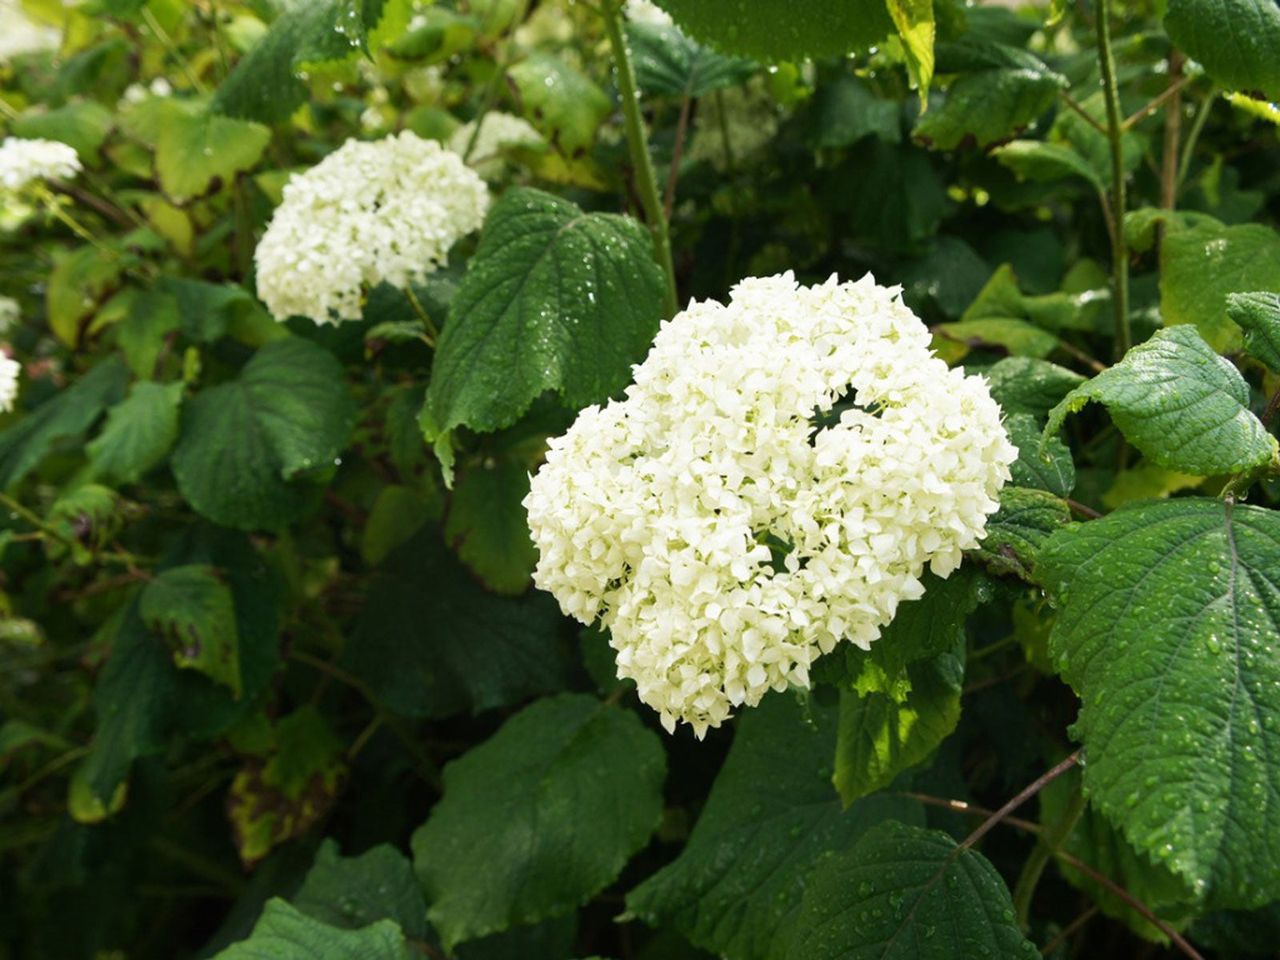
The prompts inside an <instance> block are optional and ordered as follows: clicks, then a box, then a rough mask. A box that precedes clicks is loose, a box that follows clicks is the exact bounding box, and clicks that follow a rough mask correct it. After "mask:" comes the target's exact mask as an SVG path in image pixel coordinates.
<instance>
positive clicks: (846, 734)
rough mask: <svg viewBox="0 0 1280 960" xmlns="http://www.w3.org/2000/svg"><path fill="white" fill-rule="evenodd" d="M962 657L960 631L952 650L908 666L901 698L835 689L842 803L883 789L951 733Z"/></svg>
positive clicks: (957, 717)
mask: <svg viewBox="0 0 1280 960" xmlns="http://www.w3.org/2000/svg"><path fill="white" fill-rule="evenodd" d="M883 639H884V638H883V637H882V638H881V641H880V642H882V641H883ZM964 661H965V641H964V637H963V630H961V639H960V641H959V642H958V643H957V644H956V645H955V646H954V647H953V648H952V649H951V650H949V651H947V652H946V653H943V654H942V655H941V656H938V657H934V658H932V659H928V660H919V661H916V662H914V663H911V664H908V666H907V678H908V682H909V684H910V690H909V691H907V693H906V695H905V696H903V697H896V696H892V695H890V694H888V693H880V692H866V693H861V692H857V691H853V690H842V691H840V733H839V736H838V738H837V740H836V772H835V785H836V789H837V790H839V791H840V797H841V799H843V800H844V802H845V803H852V802H853V801H855V800H857V799H859V798H861V797H865V796H867V795H868V794H870V793H874V792H875V791H877V790H880V789H882V788H884V787H887V786H888V785H889V784H890V783H892V782H893V780H894V778H895V777H897V776H898V774H900V773H901V772H902V771H903V770H907V769H909V768H911V767H913V766H915V765H916V764H918V763H921V762H923V761H924V760H926V759H927V758H928V757H929V755H930V754H932V753H933V751H934V750H935V749H936V748H937V746H938V744H940V743H942V741H943V740H945V739H946V738H947V737H949V736H950V735H951V733H952V731H953V730H955V728H956V724H957V723H959V722H960V691H961V688H962V687H963V686H964Z"/></svg>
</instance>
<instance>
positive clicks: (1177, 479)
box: [1102, 461, 1204, 510]
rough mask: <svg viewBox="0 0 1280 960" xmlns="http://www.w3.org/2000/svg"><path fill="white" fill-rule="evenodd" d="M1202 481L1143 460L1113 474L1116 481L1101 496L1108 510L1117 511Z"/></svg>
mask: <svg viewBox="0 0 1280 960" xmlns="http://www.w3.org/2000/svg"><path fill="white" fill-rule="evenodd" d="M1203 481H1204V478H1203V477H1198V476H1196V475H1194V474H1190V473H1179V472H1178V471H1176V470H1166V469H1165V468H1164V467H1157V466H1156V465H1155V464H1154V463H1147V462H1146V461H1143V462H1142V463H1139V464H1137V465H1136V466H1132V467H1129V468H1128V469H1127V470H1124V471H1122V472H1121V473H1120V474H1118V475H1117V476H1116V479H1115V482H1114V483H1112V484H1111V486H1110V487H1109V488H1108V489H1107V492H1106V493H1104V494H1103V495H1102V505H1103V506H1104V507H1106V508H1107V509H1108V510H1116V509H1118V508H1120V507H1122V506H1124V505H1125V504H1126V503H1129V502H1130V501H1133V500H1159V499H1163V498H1164V497H1168V496H1169V495H1171V494H1174V493H1178V492H1179V491H1182V490H1190V489H1192V488H1193V487H1198V486H1200V484H1201V483H1202V482H1203Z"/></svg>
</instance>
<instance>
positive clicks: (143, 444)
mask: <svg viewBox="0 0 1280 960" xmlns="http://www.w3.org/2000/svg"><path fill="white" fill-rule="evenodd" d="M182 390H183V386H182V384H181V383H165V384H160V383H148V382H143V383H137V384H134V386H133V388H132V390H130V392H129V396H128V398H127V399H126V400H123V401H121V402H120V403H118V404H116V405H115V406H114V407H112V408H111V409H110V410H108V411H107V424H106V426H105V427H103V429H102V433H101V434H99V435H98V436H97V437H96V438H95V439H93V440H92V441H90V443H89V445H88V447H87V448H86V449H87V450H88V453H89V460H90V462H91V463H92V464H93V471H94V474H95V475H96V476H100V477H106V478H110V479H113V480H116V481H118V482H120V483H137V482H138V480H139V479H140V478H141V477H142V475H143V474H145V473H146V472H147V471H148V470H150V469H151V468H152V467H154V466H156V465H157V464H159V463H160V462H161V461H162V460H164V458H165V457H166V456H167V455H168V453H169V450H170V448H171V447H172V446H173V444H174V441H175V440H177V439H178V410H179V408H180V406H181V404H182Z"/></svg>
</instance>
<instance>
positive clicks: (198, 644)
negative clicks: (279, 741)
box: [139, 566, 242, 698]
mask: <svg viewBox="0 0 1280 960" xmlns="http://www.w3.org/2000/svg"><path fill="white" fill-rule="evenodd" d="M139 610H140V612H141V614H142V619H143V622H144V623H146V625H147V628H148V629H149V630H151V632H152V633H154V634H156V635H158V636H160V637H162V638H163V639H164V641H165V643H166V645H167V646H168V647H169V648H170V649H171V650H172V651H173V662H174V663H175V664H177V666H179V667H181V668H184V669H191V670H198V671H200V672H201V673H203V674H204V675H205V676H207V677H208V678H209V679H210V680H213V681H214V682H215V683H221V684H225V685H226V686H227V687H228V688H229V689H230V690H231V693H232V695H233V696H235V697H237V698H239V697H240V695H241V692H242V690H241V686H240V637H239V635H238V634H237V632H236V608H235V602H234V601H233V600H232V598H231V589H230V588H229V587H228V586H227V585H226V584H225V583H224V582H223V581H222V579H221V578H220V577H219V576H218V573H217V571H216V570H214V569H213V568H212V567H207V566H184V567H170V568H169V569H168V570H165V571H164V572H162V573H160V574H157V575H156V577H155V578H154V579H152V580H151V582H150V583H148V584H147V585H146V587H145V588H144V589H143V591H142V595H141V597H140V599H139Z"/></svg>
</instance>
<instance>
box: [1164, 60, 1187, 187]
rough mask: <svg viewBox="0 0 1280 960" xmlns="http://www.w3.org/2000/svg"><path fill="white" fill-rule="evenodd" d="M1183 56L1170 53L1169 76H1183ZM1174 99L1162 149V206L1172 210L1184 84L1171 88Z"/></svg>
mask: <svg viewBox="0 0 1280 960" xmlns="http://www.w3.org/2000/svg"><path fill="white" fill-rule="evenodd" d="M1182 64H1183V56H1182V54H1181V53H1179V52H1178V51H1177V50H1173V51H1170V53H1169V76H1171V77H1181V76H1182ZM1169 90H1170V91H1171V95H1172V99H1171V100H1170V101H1169V104H1168V106H1166V107H1165V111H1164V141H1163V144H1162V146H1161V149H1160V206H1161V208H1163V209H1165V210H1172V209H1173V208H1174V206H1176V204H1177V201H1178V147H1179V141H1180V140H1181V139H1182V97H1181V93H1182V85H1180V84H1175V85H1174V86H1171V87H1170V88H1169Z"/></svg>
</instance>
